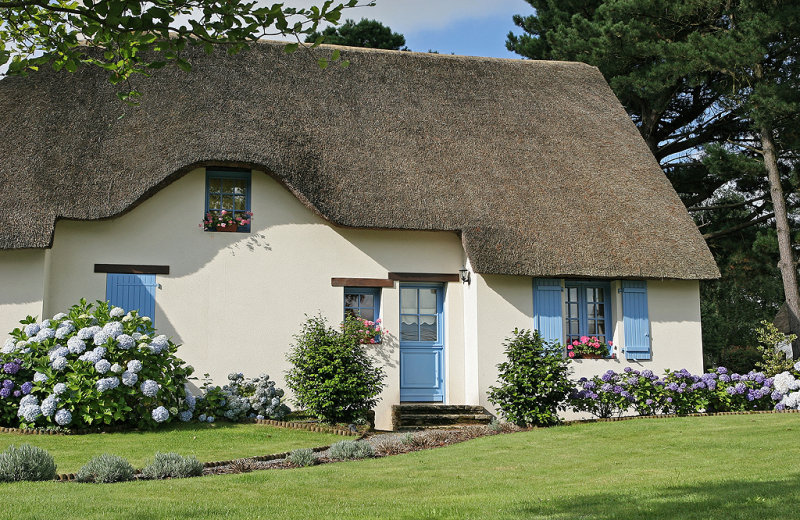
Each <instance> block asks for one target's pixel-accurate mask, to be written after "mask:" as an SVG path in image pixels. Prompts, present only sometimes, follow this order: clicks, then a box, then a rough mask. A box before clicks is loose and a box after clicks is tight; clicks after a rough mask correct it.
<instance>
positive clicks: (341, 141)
mask: <svg viewBox="0 0 800 520" xmlns="http://www.w3.org/2000/svg"><path fill="white" fill-rule="evenodd" d="M323 52H324V50H323ZM342 55H343V58H344V59H348V60H350V62H351V65H350V67H349V68H338V67H333V68H331V69H329V70H325V71H323V70H320V69H319V68H318V67H317V65H316V63H315V61H314V60H313V59H312V58H310V57H309V56H308V55H307V54H306V53H303V52H298V53H295V54H292V55H287V54H286V53H285V52H284V51H283V48H282V45H280V44H276V43H263V44H258V45H255V46H254V48H252V49H251V50H249V51H248V52H244V53H241V54H238V55H236V56H227V55H224V54H223V53H219V54H214V55H211V56H206V55H204V54H201V53H198V54H195V55H193V56H192V61H193V64H194V70H193V72H191V73H183V72H180V71H176V70H170V69H164V70H161V71H158V72H157V73H155V74H154V75H153V76H152V77H151V78H139V79H136V80H135V81H136V84H135V86H136V87H137V88H138V89H139V90H140V91H141V92H142V94H143V97H142V101H141V105H140V106H137V107H132V106H128V105H125V104H122V103H120V102H119V101H118V100H117V98H116V97H115V91H114V87H112V86H111V85H109V84H108V82H107V79H106V77H105V76H104V74H102V73H100V72H98V71H96V70H89V69H85V70H81V71H79V72H77V73H74V74H69V73H56V72H52V71H47V72H42V73H39V74H33V75H30V76H29V77H24V78H18V77H11V78H6V79H4V80H2V81H0V156H2V157H3V161H2V162H0V182H1V183H2V191H1V192H0V249H1V250H0V330H11V329H12V328H13V327H14V326H15V325H16V322H17V321H18V320H19V319H20V318H21V317H23V316H25V315H27V314H32V315H38V316H45V317H48V316H52V315H53V314H55V313H56V312H59V311H61V310H63V309H65V308H67V307H68V306H69V305H71V304H72V303H74V302H76V301H77V300H78V299H79V298H81V297H85V298H87V299H90V300H93V299H110V300H111V301H112V302H113V303H114V304H116V305H121V306H123V307H125V308H127V309H131V308H138V309H139V310H140V312H142V313H145V314H147V315H149V316H151V317H152V319H153V320H154V322H155V324H156V326H157V328H158V329H159V331H160V332H162V333H165V334H168V335H170V336H172V337H173V339H174V340H175V341H176V342H177V343H182V344H183V346H182V347H181V349H180V350H179V355H180V356H181V357H182V358H184V359H185V360H186V361H187V362H189V363H191V364H192V365H194V366H195V367H196V368H197V370H198V372H199V373H201V374H202V373H203V372H209V373H211V375H212V376H213V377H214V378H215V379H217V380H220V381H221V380H224V379H225V375H226V374H227V373H228V372H232V371H237V372H238V371H243V372H245V373H246V374H248V375H256V374H257V373H258V372H260V371H266V372H267V373H269V374H270V376H272V377H273V378H274V379H277V380H278V383H279V385H280V386H283V373H284V371H285V370H286V368H287V362H286V360H285V352H286V351H287V348H288V345H289V344H290V343H291V342H292V335H293V334H294V333H296V332H297V331H298V329H299V326H300V324H301V322H302V321H303V320H304V315H306V314H315V313H317V312H319V313H321V314H322V315H324V316H326V317H328V318H329V320H331V321H333V322H336V321H338V320H340V319H342V317H343V315H344V313H345V312H346V311H350V312H354V313H358V314H360V315H362V316H364V317H371V318H378V317H380V318H382V320H383V323H384V325H385V327H386V329H388V331H389V332H388V334H386V335H385V336H384V341H383V343H382V344H381V345H380V346H379V348H378V349H377V351H376V355H378V356H379V357H380V359H381V362H382V363H384V364H385V367H386V370H387V372H388V377H387V380H386V382H387V386H386V389H385V391H384V393H383V395H382V402H381V404H380V405H379V407H378V409H377V410H376V413H377V425H378V427H382V428H388V427H390V425H391V423H390V421H391V407H392V405H394V404H398V403H402V402H437V403H446V404H456V405H462V404H463V405H480V406H485V407H489V408H490V406H491V405H490V404H489V403H488V401H487V398H486V392H487V388H488V387H489V386H490V385H492V384H493V383H495V381H496V375H497V374H496V365H497V363H499V362H500V361H502V359H503V350H502V345H501V344H502V342H503V340H504V338H506V337H507V336H508V335H509V334H510V333H511V331H512V330H513V329H514V328H515V327H520V328H532V327H535V328H538V329H539V330H540V331H541V332H542V333H543V334H544V335H545V336H546V337H547V338H548V339H551V340H557V341H560V342H562V343H563V342H564V341H565V340H568V339H572V338H574V337H576V336H580V335H582V334H594V335H597V336H600V337H601V338H602V339H606V340H612V339H613V341H614V345H615V346H614V352H613V355H611V356H608V357H606V358H603V359H585V360H581V361H576V363H575V366H576V375H577V376H581V375H592V374H596V373H600V372H603V371H605V370H607V369H609V368H613V369H615V370H620V369H622V368H623V367H624V366H627V365H635V366H641V367H646V368H650V369H651V370H653V371H655V372H661V371H663V370H664V369H666V368H671V369H675V368H683V367H685V368H687V369H689V370H691V371H694V372H697V371H700V370H701V369H702V345H701V334H700V304H699V280H703V279H711V278H715V277H718V276H719V273H718V270H717V267H716V265H715V263H714V260H713V258H712V256H711V254H710V253H709V251H708V249H707V247H706V245H705V243H704V241H703V239H702V237H701V236H700V234H699V232H698V231H697V229H696V227H695V225H694V223H693V222H692V220H691V218H690V217H689V215H688V214H687V212H686V210H685V209H684V206H683V204H682V203H681V201H680V200H679V198H678V196H677V195H676V193H675V192H674V190H673V189H672V187H671V185H670V184H669V182H668V180H667V179H666V177H665V176H664V174H663V173H662V172H661V170H660V168H659V166H658V164H657V162H656V161H655V159H654V158H653V156H652V155H651V154H650V152H649V150H648V148H647V147H646V145H645V143H644V141H643V140H642V139H641V137H640V136H639V134H638V132H637V130H636V128H635V127H634V125H633V124H632V123H631V121H630V119H629V118H628V116H627V114H626V113H625V111H624V109H623V108H622V106H620V104H619V102H618V101H617V99H616V98H615V97H614V94H613V93H612V91H611V90H610V88H609V87H608V85H607V84H606V82H605V80H604V79H603V77H602V75H601V74H600V73H599V72H598V71H597V69H595V68H593V67H590V66H587V65H583V64H578V63H563V62H536V61H523V60H505V59H490V58H472V57H461V56H444V55H433V54H421V53H409V52H394V51H379V50H368V49H353V48H342ZM221 209H226V210H227V211H231V212H243V211H252V212H253V213H254V218H253V220H252V222H250V223H249V225H246V226H241V227H239V228H238V229H237V231H236V232H219V231H207V230H204V229H203V228H202V227H200V226H198V224H200V223H201V221H202V219H203V215H204V214H205V213H206V212H207V211H215V210H221ZM460 271H461V273H460Z"/></svg>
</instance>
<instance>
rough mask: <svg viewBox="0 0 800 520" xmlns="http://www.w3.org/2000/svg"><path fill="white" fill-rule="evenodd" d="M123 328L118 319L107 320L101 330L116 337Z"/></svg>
mask: <svg viewBox="0 0 800 520" xmlns="http://www.w3.org/2000/svg"><path fill="white" fill-rule="evenodd" d="M123 330H124V328H123V327H122V323H120V322H118V321H109V322H108V323H106V324H105V325H103V332H105V333H106V334H108V335H109V336H111V337H112V338H116V337H117V336H119V335H120V334H122V331H123Z"/></svg>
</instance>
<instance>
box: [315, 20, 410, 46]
mask: <svg viewBox="0 0 800 520" xmlns="http://www.w3.org/2000/svg"><path fill="white" fill-rule="evenodd" d="M320 38H323V39H322V40H321V39H320ZM320 41H324V43H332V44H334V45H349V46H351V47H369V48H372V49H390V50H396V51H397V50H408V47H406V46H405V45H406V38H405V37H404V36H403V35H402V34H400V33H396V32H392V30H391V29H390V28H389V27H386V26H385V25H383V24H382V23H381V22H379V21H377V20H368V19H366V18H363V19H362V20H361V21H360V22H358V23H356V22H354V21H353V20H345V22H344V23H343V24H342V25H340V26H338V27H326V28H325V30H323V31H322V32H321V33H320V32H316V31H315V32H312V33H310V34H308V35H307V36H306V43H313V42H317V43H318V42H320Z"/></svg>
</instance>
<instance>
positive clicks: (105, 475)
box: [75, 453, 133, 484]
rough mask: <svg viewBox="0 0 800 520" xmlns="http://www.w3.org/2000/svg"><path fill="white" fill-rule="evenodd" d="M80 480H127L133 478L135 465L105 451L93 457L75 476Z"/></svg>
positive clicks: (105, 481)
mask: <svg viewBox="0 0 800 520" xmlns="http://www.w3.org/2000/svg"><path fill="white" fill-rule="evenodd" d="M75 478H76V479H77V480H78V482H95V483H98V484H99V483H107V482H125V481H127V480H133V466H131V463H130V462H128V461H127V460H126V459H123V458H122V457H117V456H116V455H109V454H108V453H104V454H103V455H98V456H97V457H93V458H92V459H91V460H90V461H89V462H87V463H86V465H85V466H84V467H82V468H81V469H80V470H79V471H78V474H77V475H76V476H75Z"/></svg>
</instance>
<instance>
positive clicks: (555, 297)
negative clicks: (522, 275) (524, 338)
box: [533, 278, 564, 343]
mask: <svg viewBox="0 0 800 520" xmlns="http://www.w3.org/2000/svg"><path fill="white" fill-rule="evenodd" d="M563 323H564V320H563V319H562V317H561V280H557V279H554V278H535V279H534V280H533V328H535V329H536V330H538V331H539V333H540V334H541V335H542V337H543V338H544V339H545V341H549V342H553V343H562V342H563V341H564V340H563V332H562V329H563Z"/></svg>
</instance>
